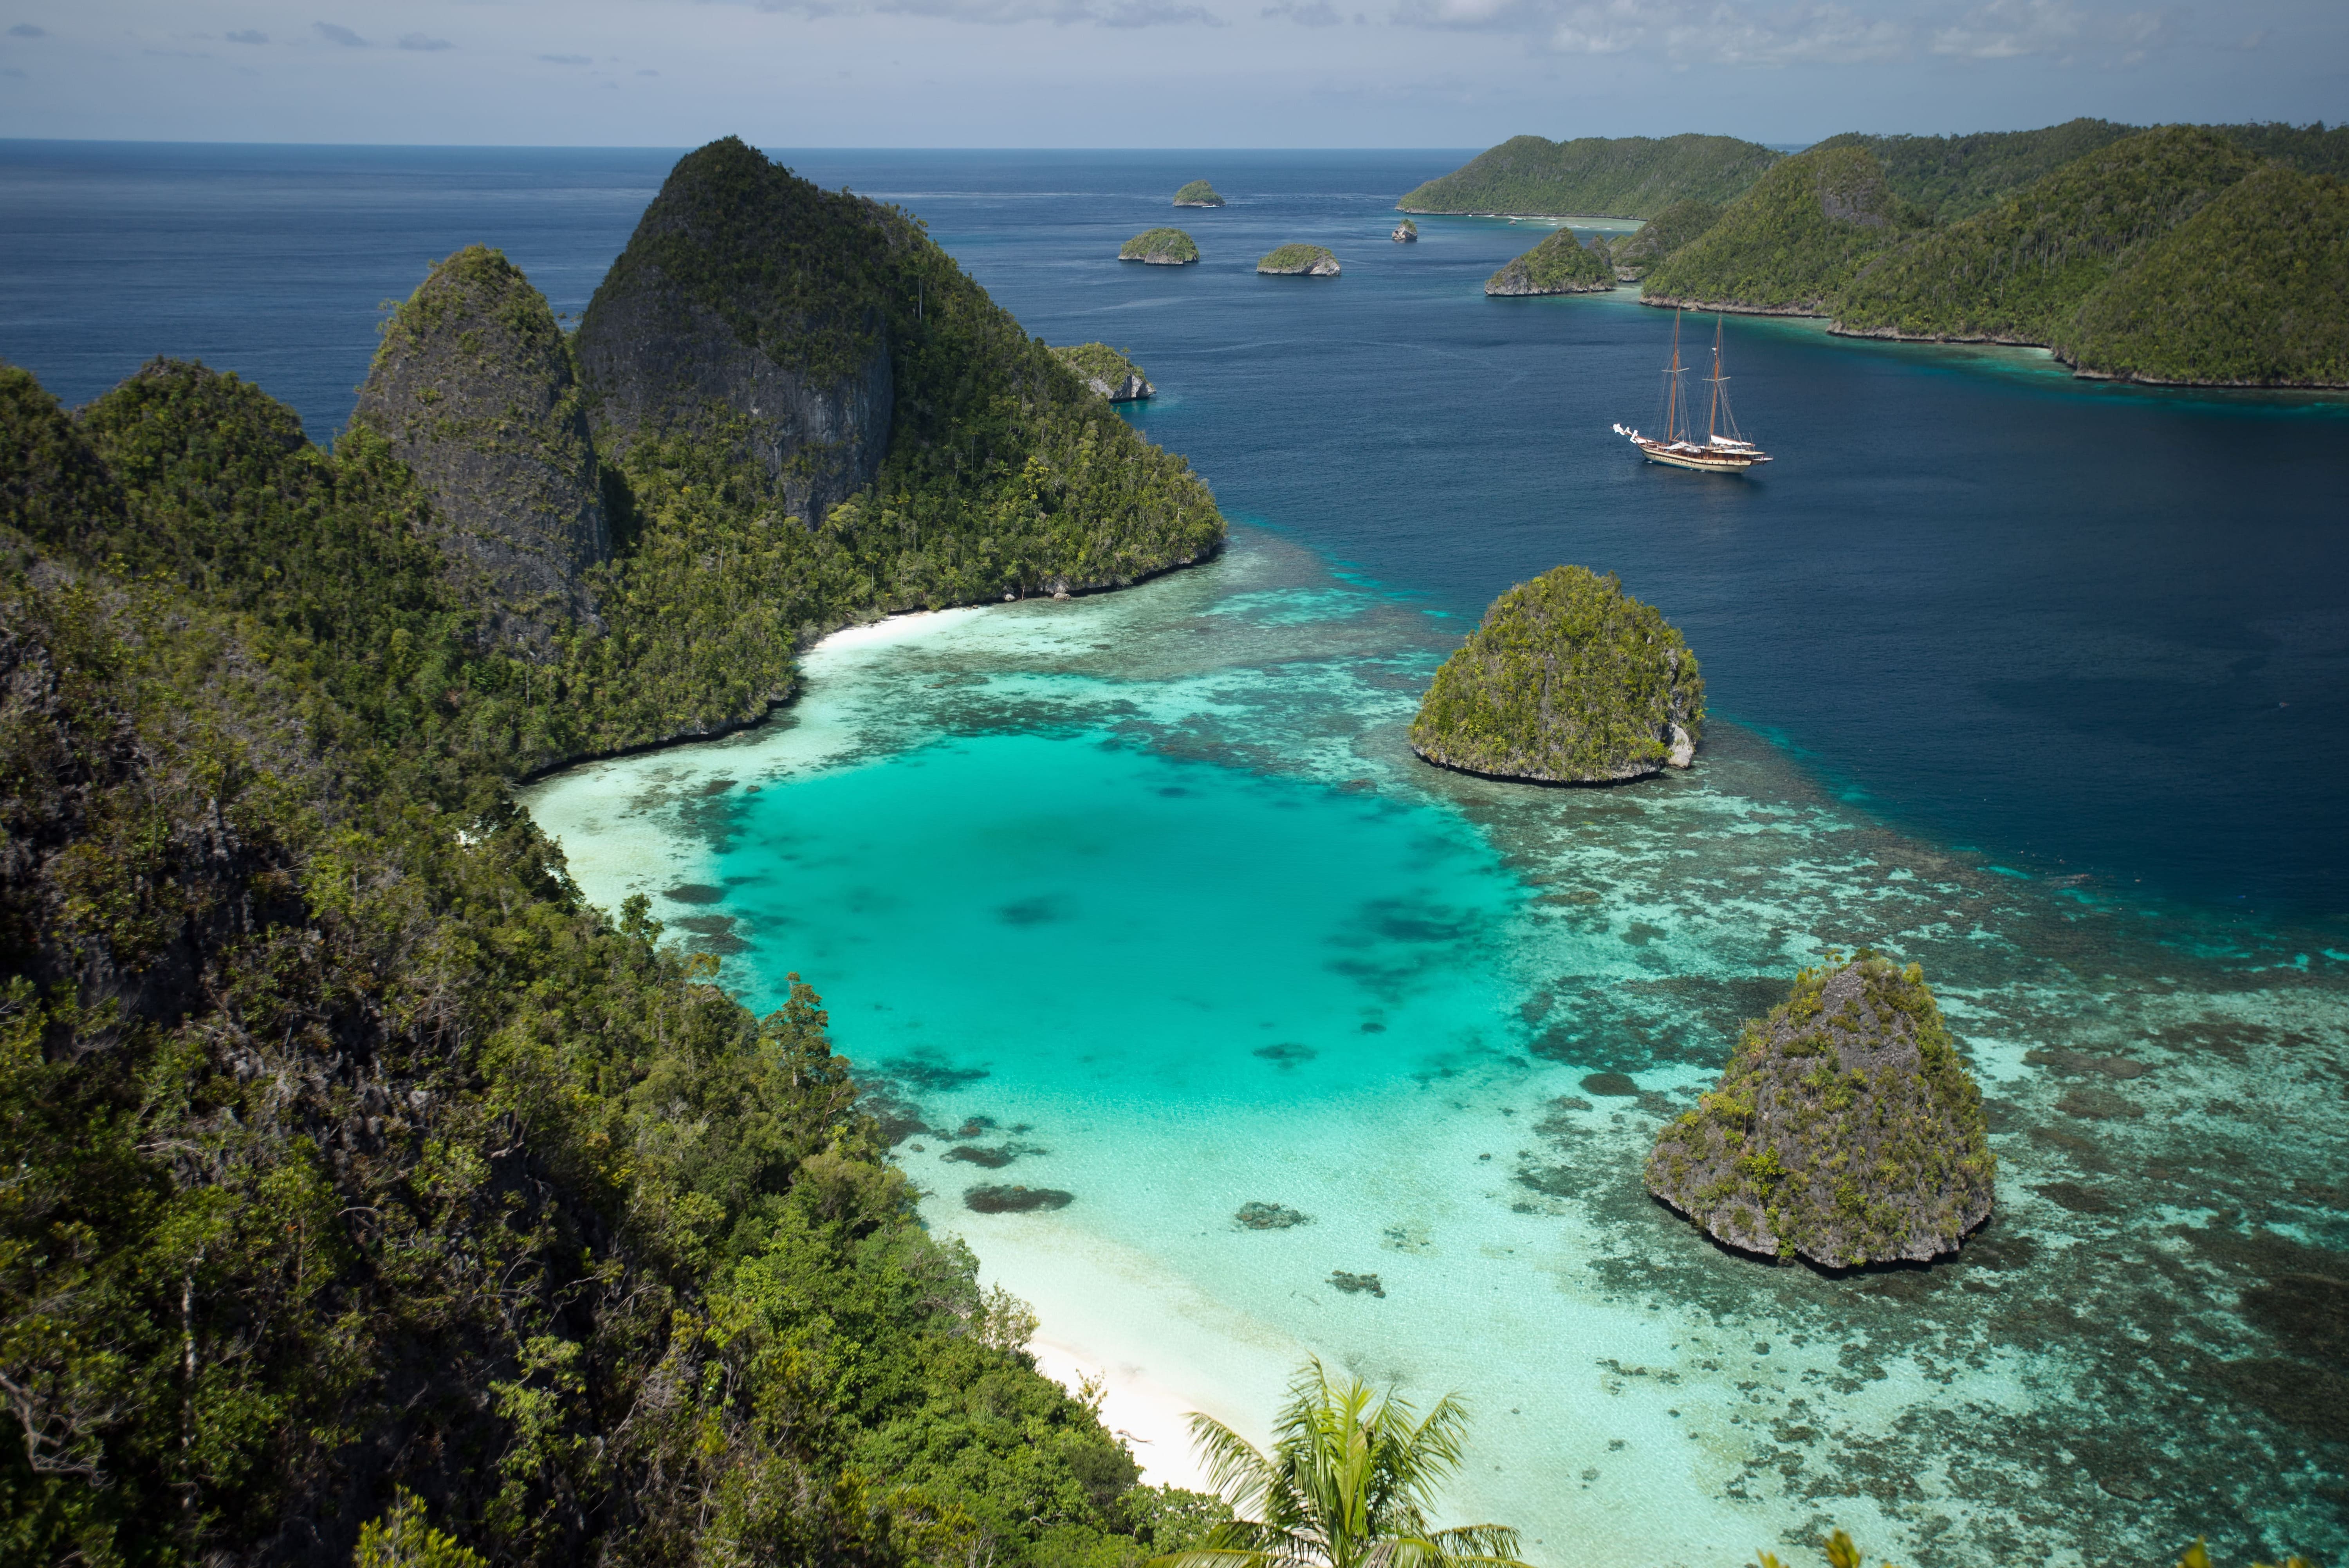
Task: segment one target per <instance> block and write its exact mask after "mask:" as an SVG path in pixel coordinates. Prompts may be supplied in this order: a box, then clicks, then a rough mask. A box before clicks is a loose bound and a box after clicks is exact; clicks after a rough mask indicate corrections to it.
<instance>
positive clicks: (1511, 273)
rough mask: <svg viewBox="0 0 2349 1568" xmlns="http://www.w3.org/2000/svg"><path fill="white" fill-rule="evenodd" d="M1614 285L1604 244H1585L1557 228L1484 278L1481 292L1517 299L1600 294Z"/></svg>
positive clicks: (1613, 276) (1611, 264)
mask: <svg viewBox="0 0 2349 1568" xmlns="http://www.w3.org/2000/svg"><path fill="white" fill-rule="evenodd" d="M1614 286H1615V265H1614V263H1613V262H1612V261H1610V260H1609V258H1608V254H1607V251H1606V247H1605V244H1604V242H1603V241H1602V242H1598V243H1594V244H1588V245H1586V244H1583V243H1582V242H1581V241H1580V240H1578V239H1576V238H1575V237H1574V231H1573V230H1572V229H1568V228H1560V229H1558V230H1557V232H1555V233H1554V234H1551V235H1550V236H1549V237H1548V238H1547V239H1545V240H1544V241H1542V243H1541V244H1537V245H1536V246H1535V247H1534V248H1533V249H1531V250H1529V251H1527V252H1526V254H1523V255H1521V256H1518V257H1516V258H1515V259H1514V260H1512V261H1510V262H1509V263H1508V264H1507V265H1505V266H1503V267H1502V268H1501V270H1500V271H1498V272H1496V273H1495V274H1494V275H1492V276H1491V277H1489V278H1487V279H1486V280H1485V293H1486V294H1487V295H1490V296H1508V297H1519V296H1528V295H1544V294H1604V293H1606V292H1607V291H1608V290H1609V289H1611V288H1613V287H1614Z"/></svg>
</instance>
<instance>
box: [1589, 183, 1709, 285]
mask: <svg viewBox="0 0 2349 1568" xmlns="http://www.w3.org/2000/svg"><path fill="white" fill-rule="evenodd" d="M1721 213H1722V209H1721V208H1719V207H1717V206H1715V205H1714V204H1713V202H1697V201H1681V202H1673V203H1672V204H1671V206H1669V207H1666V208H1665V209H1664V210H1663V211H1662V212H1661V213H1657V214H1656V215H1655V216H1654V217H1652V218H1650V219H1649V220H1648V221H1647V222H1646V223H1642V224H1641V225H1640V232H1639V233H1638V234H1626V235H1624V236H1622V237H1620V238H1619V239H1618V240H1616V241H1615V243H1614V244H1613V245H1612V246H1610V247H1609V251H1608V259H1609V260H1610V261H1612V262H1613V263H1614V264H1615V265H1617V266H1618V267H1620V268H1622V269H1623V270H1624V271H1626V272H1629V273H1630V274H1632V275H1634V276H1639V275H1643V274H1644V273H1646V272H1647V270H1648V269H1649V268H1650V267H1652V266H1654V265H1656V264H1657V263H1658V262H1661V261H1662V260H1664V259H1665V258H1666V257H1668V256H1671V255H1672V254H1675V253H1677V252H1678V251H1680V250H1681V248H1682V246H1684V245H1687V244H1690V243H1692V241H1695V240H1697V239H1701V238H1702V237H1703V235H1704V234H1706V233H1707V232H1709V231H1710V230H1711V229H1712V227H1713V224H1715V223H1719V222H1721Z"/></svg>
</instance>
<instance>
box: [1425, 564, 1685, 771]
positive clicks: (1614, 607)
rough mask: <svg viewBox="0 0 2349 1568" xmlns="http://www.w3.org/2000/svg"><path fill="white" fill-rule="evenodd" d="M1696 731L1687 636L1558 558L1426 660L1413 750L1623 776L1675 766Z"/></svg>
mask: <svg viewBox="0 0 2349 1568" xmlns="http://www.w3.org/2000/svg"><path fill="white" fill-rule="evenodd" d="M1703 732H1704V680H1703V678H1702V675H1700V674H1699V673H1698V670H1697V660H1696V655H1695V654H1693V653H1692V652H1691V651H1690V650H1689V646H1688V643H1687V641H1686V640H1685V639H1682V636H1681V634H1680V632H1679V631H1678V630H1677V629H1675V628H1673V627H1672V626H1671V624H1670V623H1669V622H1667V621H1666V620H1665V619H1664V618H1663V617H1662V616H1661V614H1659V613H1658V612H1657V611H1656V610H1655V609H1654V608H1653V607H1651V606H1648V605H1645V604H1642V603H1640V601H1639V600H1638V599H1635V598H1633V597H1630V595H1629V594H1626V593H1625V592H1624V591H1623V585H1622V583H1621V581H1620V580H1619V579H1618V578H1617V577H1616V576H1614V575H1613V574H1611V573H1610V574H1609V575H1608V576H1599V574H1597V573H1596V572H1593V571H1590V570H1589V569H1588V568H1587V567H1583V566H1557V567H1553V568H1552V569H1551V570H1549V571H1547V572H1545V573H1543V574H1542V575H1541V576H1538V577H1536V578H1534V579H1533V580H1532V581H1531V582H1526V583H1520V584H1518V585H1517V586H1516V587H1513V588H1511V589H1509V590H1508V591H1507V592H1506V593H1505V594H1503V595H1501V597H1498V598H1496V599H1495V600H1494V601H1493V603H1492V606H1491V607H1490V608H1488V609H1487V610H1485V619H1484V622H1483V624H1482V625H1480V626H1478V627H1477V628H1476V629H1475V631H1474V632H1471V633H1470V634H1469V636H1468V639H1467V641H1465V642H1464V643H1463V644H1461V646H1460V647H1459V649H1456V650H1455V651H1454V653H1453V655H1452V657H1451V658H1449V659H1445V660H1444V664H1443V666H1442V668H1440V669H1439V670H1436V672H1435V679H1434V680H1433V681H1432V682H1430V683H1429V686H1428V689H1427V695H1426V696H1425V697H1424V698H1423V699H1422V700H1421V702H1420V706H1419V715H1418V717H1417V718H1415V719H1413V721H1412V726H1411V748H1412V750H1413V751H1414V752H1416V753H1419V755H1420V756H1421V757H1422V758H1423V759H1424V760H1425V761H1427V762H1431V763H1435V764H1437V765H1438V766H1441V767H1447V768H1455V769H1457V770H1459V771H1460V772H1463V773H1471V774H1485V775H1486V776H1488V777H1493V778H1506V779H1526V780H1530V781H1533V782H1535V783H1539V784H1622V783H1626V782H1628V781H1630V780H1632V779H1639V778H1646V777H1648V776H1649V775H1651V774H1658V773H1661V772H1662V771H1663V770H1664V769H1665V768H1667V767H1674V768H1685V767H1688V766H1690V765H1691V764H1692V763H1693V762H1694V761H1695V759H1696V748H1697V743H1698V742H1699V741H1700V740H1701V739H1702V735H1703Z"/></svg>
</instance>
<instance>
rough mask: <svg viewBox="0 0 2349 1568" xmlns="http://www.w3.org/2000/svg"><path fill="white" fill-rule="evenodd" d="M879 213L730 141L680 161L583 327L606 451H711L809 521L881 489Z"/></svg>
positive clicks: (890, 403)
mask: <svg viewBox="0 0 2349 1568" xmlns="http://www.w3.org/2000/svg"><path fill="white" fill-rule="evenodd" d="M869 211H870V206H869V203H866V202H863V201H861V200H860V199H858V198H856V197H854V196H848V195H845V194H842V193H838V192H824V191H819V190H818V189H816V187H814V186H813V185H811V184H809V183H808V182H805V181H803V180H800V179H798V178H796V177H795V176H794V175H792V172H791V171H789V170H787V169H783V168H781V167H779V166H777V165H774V164H771V163H770V162H768V161H766V159H764V158H763V157H761V156H760V155H759V154H758V153H757V152H755V151H752V150H750V148H748V147H745V146H744V145H743V144H742V143H740V142H739V141H736V140H732V139H731V138H730V139H728V140H724V141H719V142H713V143H711V144H710V145H709V146H708V147H705V148H702V149H701V150H700V151H697V152H694V153H692V154H689V155H688V157H686V158H685V159H684V160H682V161H679V163H678V166H677V168H676V170H675V171H673V172H672V173H671V174H670V175H669V178H668V182H667V183H666V184H665V185H663V186H662V187H661V192H660V194H659V195H658V196H657V197H655V198H654V200H653V202H652V205H651V206H650V207H648V208H647V209H646V212H645V215H644V218H643V219H642V220H641V221H640V222H639V223H637V225H636V234H635V235H634V236H633V237H632V238H631V239H630V240H629V242H628V248H627V250H626V252H624V253H623V254H621V256H620V259H619V260H618V261H616V263H614V264H613V266H612V270H611V272H610V273H609V274H608V275H606V276H605V279H604V283H603V286H601V287H600V288H598V289H597V290H596V291H595V299H594V300H593V301H592V302H591V303H590V304H589V305H588V306H587V312H586V316H585V319H584V320H583V321H582V322H581V324H580V327H579V335H578V339H577V345H576V347H577V353H578V359H579V368H580V373H581V376H582V379H584V381H585V386H586V389H587V393H588V416H589V418H590V420H591V421H593V424H594V427H595V439H596V441H597V442H598V443H599V444H600V445H601V446H603V447H604V448H605V450H606V451H607V452H610V453H612V454H613V455H615V456H616V455H618V454H619V453H620V452H624V451H625V450H626V448H628V447H630V446H632V445H634V444H635V443H636V442H639V441H647V440H659V439H663V438H666V437H670V436H682V437H686V438H688V439H690V440H692V441H696V442H710V441H716V442H718V443H719V444H722V445H724V446H727V447H729V448H730V449H732V450H733V451H734V452H737V453H738V454H740V455H741V456H745V457H748V458H750V460H751V461H752V462H755V464H756V465H757V467H758V468H759V469H761V470H762V471H763V472H765V474H766V475H767V478H768V481H769V483H771V486H772V490H773V499H774V501H775V503H776V504H777V505H778V506H779V507H780V508H781V511H782V512H784V513H786V514H790V515H792V516H796V517H799V518H801V519H802V521H804V522H807V523H810V524H814V523H819V522H821V521H823V518H824V517H825V515H826V514H829V513H830V512H831V510H832V509H833V507H834V506H836V505H838V504H840V503H841V502H842V501H843V500H845V499H847V498H848V497H849V496H850V495H851V494H854V493H855V492H856V491H858V490H861V489H863V488H864V486H866V485H868V484H870V483H873V480H874V475H875V474H877V473H878V472H880V468H881V461H882V458H883V456H884V455H885V453H886V452H887V451H888V448H889V434H890V420H891V416H892V410H893V409H894V406H895V386H894V383H893V380H892V375H891V369H890V360H889V345H888V340H887V339H888V335H887V331H886V329H885V323H884V317H883V312H882V309H881V307H880V305H879V303H878V300H877V297H876V293H877V290H878V288H879V281H878V275H879V273H880V272H881V270H882V269H883V267H884V265H885V254H883V253H885V250H886V247H887V240H886V237H885V234H883V232H882V228H881V225H880V224H879V223H876V222H873V221H869V220H868V219H867V217H866V213H868V212H869Z"/></svg>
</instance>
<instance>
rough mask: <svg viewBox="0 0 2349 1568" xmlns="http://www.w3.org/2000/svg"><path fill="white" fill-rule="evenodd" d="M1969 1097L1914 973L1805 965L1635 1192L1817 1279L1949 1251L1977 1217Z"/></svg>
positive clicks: (1976, 1138)
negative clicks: (1644, 1188)
mask: <svg viewBox="0 0 2349 1568" xmlns="http://www.w3.org/2000/svg"><path fill="white" fill-rule="evenodd" d="M1997 1173H1998V1161H1997V1158H1996V1157H1995V1156H1993V1155H1992V1153H1991V1152H1990V1144H1989V1138H1988V1131H1987V1127H1986V1125H1985V1123H1984V1121H1983V1118H1982V1092H1981V1091H1980V1090H1979V1089H1977V1088H1976V1087H1975V1086H1974V1082H1973V1079H1972V1078H1971V1077H1970V1076H1968V1075H1967V1073H1966V1069H1965V1064H1964V1062H1963V1061H1962V1060H1961V1058H1960V1057H1959V1054H1958V1048H1957V1044H1956V1043H1955V1042H1954V1041H1952V1040H1951V1038H1950V1032H1949V1030H1948V1028H1947V1027H1946V1026H1944V1025H1943V1023H1942V1022H1941V1011H1940V1007H1939V1006H1938V1005H1937V1004H1936V1003H1935V1002H1934V1001H1933V993H1932V992H1931V991H1930V990H1929V989H1927V987H1926V985H1925V979H1924V974H1923V971H1920V969H1919V968H1918V967H1917V966H1916V965H1915V964H1910V965H1909V967H1908V968H1907V969H1905V970H1902V969H1896V968H1895V967H1894V966H1893V965H1892V963H1891V962H1890V961H1889V960H1886V959H1883V958H1879V957H1878V956H1877V955H1876V954H1874V953H1872V952H1870V951H1868V950H1867V949H1864V948H1863V949H1861V950H1859V951H1858V952H1857V953H1856V954H1854V955H1853V957H1852V959H1851V961H1849V962H1844V961H1842V958H1841V955H1840V954H1837V953H1833V952H1830V953H1829V954H1828V955H1827V962H1826V964H1825V965H1824V966H1822V967H1820V968H1818V969H1806V970H1804V971H1802V972H1801V973H1800V974H1799V975H1797V976H1796V977H1795V986H1794V990H1793V991H1792V992H1790V993H1789V994H1788V995H1787V998H1786V1000H1785V1002H1782V1003H1781V1004H1780V1005H1779V1006H1778V1007H1777V1009H1776V1010H1775V1011H1774V1012H1772V1013H1771V1014H1770V1015H1769V1017H1767V1018H1764V1019H1760V1020H1757V1021H1755V1022H1753V1023H1748V1024H1746V1026H1745V1030H1744V1034H1743V1036H1742V1037H1741V1038H1740V1040H1739V1041H1738V1044H1737V1049H1736V1051H1735V1053H1734V1054H1732V1056H1731V1057H1730V1060H1729V1065H1728V1067H1727V1069H1726V1070H1725V1071H1723V1074H1722V1076H1721V1082H1720V1084H1719V1085H1717V1086H1716V1087H1715V1088H1714V1089H1713V1092H1712V1093H1711V1094H1709V1095H1706V1096H1704V1097H1703V1098H1702V1101H1701V1102H1700V1103H1699V1106H1698V1108H1697V1109H1695V1110H1692V1111H1689V1112H1686V1113H1685V1114H1683V1115H1682V1116H1681V1117H1680V1118H1679V1119H1678V1120H1676V1121H1674V1122H1673V1123H1671V1125H1670V1126H1669V1127H1665V1129H1664V1131H1663V1133H1662V1136H1661V1137H1658V1138H1657V1140H1656V1147H1655V1152H1654V1153H1653V1154H1651V1156H1650V1157H1649V1159H1648V1177H1647V1179H1648V1190H1650V1191H1651V1192H1653V1193H1654V1194H1656V1196H1658V1197H1660V1198H1661V1199H1664V1200H1665V1201H1666V1202H1668V1203H1670V1204H1671V1206H1672V1207H1673V1208H1675V1209H1677V1210H1680V1211H1681V1212H1682V1213H1683V1214H1685V1215H1687V1216H1688V1217H1689V1218H1690V1219H1691V1220H1694V1221H1696V1223H1697V1224H1699V1225H1701V1226H1702V1227H1703V1228H1704V1229H1705V1230H1706V1231H1708V1232H1710V1233H1711V1234H1712V1235H1713V1236H1714V1237H1716V1238H1718V1239H1719V1240H1721V1241H1725V1242H1727V1243H1729V1244H1730V1245H1732V1246H1734V1247H1742V1248H1744V1249H1745V1250H1746V1251H1755V1252H1762V1253H1764V1254H1775V1255H1776V1256H1779V1257H1782V1258H1793V1257H1796V1256H1800V1257H1804V1258H1807V1259H1809V1260H1810V1261H1812V1262H1816V1263H1819V1264H1822V1265H1824V1266H1826V1267H1827V1268H1851V1267H1854V1266H1856V1265H1858V1264H1862V1263H1871V1262H1887V1261H1889V1260H1893V1259H1908V1260H1911V1261H1915V1262H1925V1261H1928V1260H1930V1259H1932V1258H1934V1257H1937V1256H1939V1255H1940V1254H1941V1253H1944V1252H1948V1251H1952V1250H1954V1249H1955V1248H1956V1247H1957V1245H1958V1244H1959V1242H1960V1241H1962V1240H1963V1239H1964V1238H1965V1236H1966V1235H1967V1233H1968V1232H1970V1231H1972V1230H1973V1228H1974V1227H1975V1226H1977V1225H1979V1224H1981V1223H1982V1220H1984V1219H1985V1218H1986V1217H1987V1216H1988V1215H1989V1213H1990V1210H1991V1202H1992V1191H1993V1188H1994V1186H1995V1182H1996V1178H1997Z"/></svg>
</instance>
